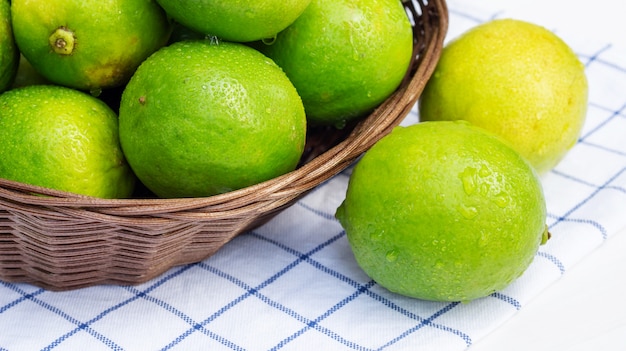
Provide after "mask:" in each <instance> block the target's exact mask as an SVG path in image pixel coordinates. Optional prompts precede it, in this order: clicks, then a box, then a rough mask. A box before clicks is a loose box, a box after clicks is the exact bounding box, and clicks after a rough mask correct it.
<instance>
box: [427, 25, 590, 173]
mask: <svg viewBox="0 0 626 351" xmlns="http://www.w3.org/2000/svg"><path fill="white" fill-rule="evenodd" d="M587 94H588V86H587V78H586V76H585V67H584V65H583V64H582V63H581V62H580V60H579V59H578V58H577V57H576V54H575V53H574V52H573V51H572V50H571V48H570V47H569V46H567V44H566V43H565V42H564V41H563V40H561V39H560V38H559V37H557V36H556V35H555V34H554V33H552V32H550V31H548V30H547V29H545V28H543V27H540V26H538V25H534V24H531V23H528V22H524V21H519V20H514V19H502V20H494V21H491V22H487V23H485V24H482V25H479V26H477V27H475V28H473V29H470V30H469V31H467V32H466V33H464V34H462V35H461V36H460V37H458V38H456V39H455V40H453V41H451V42H450V43H449V44H448V45H447V46H446V47H445V48H444V50H443V53H442V55H441V58H440V61H439V63H438V65H437V68H436V70H435V72H434V74H433V76H432V78H431V79H430V80H429V82H428V84H427V86H426V88H425V90H424V92H423V94H422V96H421V100H420V118H421V120H423V121H438V120H457V119H463V120H467V121H470V122H471V123H473V124H475V125H478V126H480V127H483V128H485V129H487V130H490V131H491V132H493V133H496V134H498V135H500V136H502V137H503V138H505V139H507V140H508V141H509V142H510V143H511V145H512V146H513V147H514V148H515V149H516V150H517V151H518V152H520V153H521V154H522V155H523V156H524V157H525V158H526V159H527V160H528V161H530V163H531V164H532V165H533V166H534V167H535V169H536V170H537V171H538V172H539V173H540V174H544V173H546V172H547V171H549V170H550V169H552V168H554V167H555V166H556V165H557V164H558V163H559V162H560V161H561V159H562V158H563V157H564V156H565V155H566V154H567V152H568V150H569V149H571V147H572V146H574V144H575V143H576V141H577V140H578V136H579V135H580V132H581V129H582V127H583V124H584V121H585V117H586V113H587Z"/></svg>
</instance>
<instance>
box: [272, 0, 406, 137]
mask: <svg viewBox="0 0 626 351" xmlns="http://www.w3.org/2000/svg"><path fill="white" fill-rule="evenodd" d="M260 50H261V51H263V52H264V53H266V54H267V55H268V56H269V57H271V58H272V59H273V60H274V61H275V62H276V63H277V64H278V65H279V66H281V67H282V68H283V70H284V71H285V73H287V76H289V78H290V79H291V81H292V82H293V84H294V85H295V87H296V89H298V92H299V93H300V96H301V97H302V101H303V103H304V108H305V110H306V113H307V117H308V119H309V122H310V123H311V124H313V125H335V126H337V127H342V126H343V125H345V124H346V122H349V121H352V120H355V119H358V118H359V117H362V116H364V115H365V114H367V113H368V112H370V111H371V110H372V109H374V108H375V107H376V106H378V105H379V104H380V103H381V102H382V101H384V100H385V99H386V98H387V97H389V95H391V94H392V93H393V92H394V91H395V90H396V88H397V87H398V85H399V84H400V83H401V81H402V79H403V78H404V76H405V74H406V72H407V69H408V67H409V64H410V61H411V55H412V50H413V33H412V29H411V24H410V22H409V20H408V17H407V15H406V12H405V10H404V8H403V7H402V3H401V2H400V1H397V0H368V1H364V0H313V1H312V2H311V4H309V6H308V7H307V9H306V10H305V11H304V12H303V13H302V15H301V16H300V17H298V19H297V20H296V21H295V22H294V23H293V24H292V25H291V26H289V27H288V28H287V29H285V30H284V31H282V32H280V33H279V34H278V36H277V37H276V40H274V41H273V42H271V44H270V45H266V46H264V47H262V48H261V49H260Z"/></svg>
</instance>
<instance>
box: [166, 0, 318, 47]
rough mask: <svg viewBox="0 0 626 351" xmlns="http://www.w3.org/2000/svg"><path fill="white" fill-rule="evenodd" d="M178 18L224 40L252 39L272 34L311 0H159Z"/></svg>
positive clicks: (290, 21)
mask: <svg viewBox="0 0 626 351" xmlns="http://www.w3.org/2000/svg"><path fill="white" fill-rule="evenodd" d="M158 2H159V4H160V5H161V6H162V7H163V8H164V9H165V11H166V12H167V13H168V14H169V15H170V16H172V18H174V19H175V20H176V21H177V22H180V23H181V24H183V25H185V26H187V27H189V28H192V29H194V30H196V31H198V32H201V33H204V34H207V35H214V36H217V37H219V38H220V39H223V40H228V41H235V42H251V41H255V40H261V39H265V38H271V37H274V36H275V35H276V34H277V33H278V32H280V31H282V30H283V29H285V28H287V26H289V25H290V24H291V23H293V21H295V20H296V18H298V16H300V14H302V12H303V11H304V9H306V7H307V6H308V5H309V3H310V2H311V0H195V1H179V0H158Z"/></svg>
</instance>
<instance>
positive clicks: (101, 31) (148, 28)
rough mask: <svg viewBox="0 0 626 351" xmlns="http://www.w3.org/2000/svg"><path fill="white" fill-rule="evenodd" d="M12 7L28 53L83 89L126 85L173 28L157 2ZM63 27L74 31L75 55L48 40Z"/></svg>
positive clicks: (21, 1) (17, 0) (53, 77)
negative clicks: (56, 49)
mask: <svg viewBox="0 0 626 351" xmlns="http://www.w3.org/2000/svg"><path fill="white" fill-rule="evenodd" d="M11 11H12V20H13V30H14V34H15V41H16V43H17V46H18V47H19V48H20V51H21V52H22V54H23V55H24V57H26V58H27V59H28V61H29V62H30V63H31V64H32V66H33V67H34V68H35V69H36V70H37V71H38V72H39V73H40V74H41V75H43V76H44V77H45V78H46V79H48V80H50V81H51V82H53V83H55V84H59V85H64V86H69V87H72V88H76V89H81V90H93V91H97V90H98V89H104V88H111V87H117V86H122V85H123V84H125V83H126V82H127V81H128V79H129V78H130V76H131V75H132V74H133V72H134V71H135V69H136V68H137V66H139V64H140V63H141V62H142V61H143V60H144V59H146V58H147V57H148V56H149V55H150V54H152V53H153V52H154V51H156V50H157V49H158V48H160V47H161V46H163V45H164V44H165V43H166V42H167V40H168V38H169V35H170V32H171V30H172V25H171V23H170V21H169V19H168V18H167V16H166V14H165V12H164V11H163V9H162V8H161V7H160V6H159V5H158V4H157V3H156V2H155V1H154V0H133V1H122V0H112V1H99V0H69V1H59V0H47V1H31V0H13V1H12V5H11ZM59 27H66V28H67V29H68V30H70V31H71V32H73V33H74V34H73V36H74V37H75V45H74V49H73V50H72V52H71V54H68V55H65V54H58V53H56V52H55V51H54V50H53V49H52V47H51V45H50V43H49V38H50V36H51V34H52V33H53V32H55V31H56V30H57V29H58V28H59Z"/></svg>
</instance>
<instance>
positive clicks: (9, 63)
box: [0, 0, 20, 93]
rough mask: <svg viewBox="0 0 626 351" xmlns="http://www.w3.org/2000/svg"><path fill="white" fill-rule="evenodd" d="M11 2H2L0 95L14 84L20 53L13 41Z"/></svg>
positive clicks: (0, 16) (0, 4)
mask: <svg viewBox="0 0 626 351" xmlns="http://www.w3.org/2000/svg"><path fill="white" fill-rule="evenodd" d="M10 4H11V3H10V1H7V0H1V1H0V93H1V92H3V91H5V90H7V89H9V88H10V87H11V85H12V84H13V80H14V79H15V75H16V72H17V67H18V64H19V58H20V53H19V51H18V49H17V46H16V45H15V40H14V39H13V29H12V26H11V5H10Z"/></svg>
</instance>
